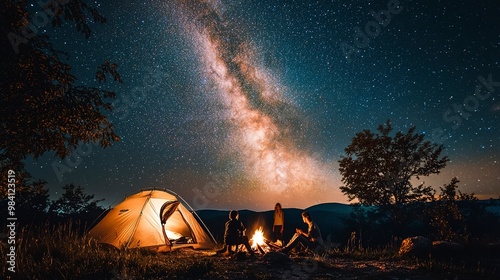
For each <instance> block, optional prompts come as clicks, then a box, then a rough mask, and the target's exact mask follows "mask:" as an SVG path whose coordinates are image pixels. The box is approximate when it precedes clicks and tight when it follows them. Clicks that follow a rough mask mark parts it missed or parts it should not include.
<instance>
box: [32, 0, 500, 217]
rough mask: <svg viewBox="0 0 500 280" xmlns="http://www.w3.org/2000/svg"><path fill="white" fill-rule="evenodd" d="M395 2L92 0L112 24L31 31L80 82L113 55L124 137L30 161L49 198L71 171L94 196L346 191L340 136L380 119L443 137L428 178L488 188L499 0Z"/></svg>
mask: <svg viewBox="0 0 500 280" xmlns="http://www.w3.org/2000/svg"><path fill="white" fill-rule="evenodd" d="M397 2H398V1H393V0H391V1H388V0H384V1H382V0H377V1H327V0H322V1H310V0H306V1H298V0H297V1H294V0H288V1H276V0H272V1H259V0H239V1H229V0H214V1H201V0H199V1H198V0H183V1H180V0H178V1H147V0H143V1H137V0H132V1H95V2H92V4H93V5H94V6H95V7H97V8H98V9H99V11H100V12H101V13H102V14H103V15H104V16H105V17H106V18H107V20H108V22H107V23H106V24H104V25H99V24H93V25H92V26H91V27H92V28H93V34H92V36H91V38H90V39H89V40H85V38H84V37H83V36H82V35H81V34H78V33H77V32H75V30H74V27H71V26H63V27H61V28H58V29H52V28H50V27H47V28H45V29H44V30H43V31H41V32H44V33H46V34H49V35H50V36H51V38H52V39H53V40H54V42H55V45H56V46H57V47H59V48H60V49H63V50H65V51H67V52H68V53H69V54H70V59H69V63H70V64H72V65H73V66H74V69H73V70H74V74H76V75H77V77H78V78H79V81H80V82H81V83H82V84H86V85H96V81H95V80H94V76H95V71H96V66H97V65H99V64H100V63H102V61H104V60H106V59H107V60H110V61H113V62H116V63H118V64H119V70H120V73H121V75H122V79H123V81H124V83H123V84H121V85H117V84H113V83H106V84H104V85H102V86H103V87H105V88H108V89H113V90H115V91H116V92H117V93H118V96H119V97H118V99H117V100H116V101H115V102H114V105H115V110H114V112H113V114H112V115H110V116H109V117H110V119H111V120H112V122H113V124H114V126H115V129H116V132H117V134H118V135H120V136H121V142H118V143H115V144H114V145H113V146H112V147H110V148H107V149H101V148H99V147H97V146H88V145H87V146H82V147H81V149H80V155H79V156H77V154H74V156H72V157H70V159H69V161H66V160H58V159H56V158H55V157H54V156H53V154H51V153H48V154H46V155H45V156H44V157H42V158H41V159H39V160H37V161H33V160H27V165H28V170H29V171H30V172H31V173H32V175H33V176H34V177H35V178H43V179H45V180H46V181H48V187H49V188H50V190H51V193H52V194H53V195H54V197H57V195H58V194H60V192H61V187H62V186H64V185H65V184H69V183H74V184H76V185H80V186H82V187H84V188H85V190H86V191H87V192H88V193H92V194H95V195H96V198H98V199H100V198H105V199H106V200H105V202H104V205H109V204H111V203H113V202H116V201H117V200H120V199H122V198H123V197H124V196H125V195H127V194H132V193H134V192H135V191H137V190H139V189H141V188H146V187H153V186H156V187H161V188H168V189H171V190H173V191H175V192H177V193H178V194H180V195H181V196H183V197H184V198H185V199H186V201H187V202H188V203H189V204H191V206H193V207H194V208H195V209H200V208H219V209H233V208H234V209H245V208H247V209H253V210H268V209H273V207H274V204H275V203H276V202H278V201H279V202H281V203H282V204H283V207H286V208H288V207H298V208H305V207H308V206H311V205H313V204H317V203H322V202H343V203H346V202H347V199H346V197H345V196H343V195H342V194H341V193H340V191H339V186H340V185H341V182H340V175H339V172H338V160H339V159H340V157H341V156H342V155H343V150H344V148H345V147H346V146H347V145H349V143H350V141H351V139H352V138H353V137H354V136H355V134H356V133H357V132H360V131H362V130H363V129H370V130H372V131H374V130H375V129H376V127H377V126H378V125H379V124H381V123H384V122H385V121H386V120H387V119H390V120H391V121H392V123H393V127H394V128H395V130H397V131H399V130H402V131H404V132H406V131H407V130H408V129H409V128H410V127H411V126H414V125H416V126H417V130H418V131H419V132H420V133H425V134H426V136H427V140H431V141H434V142H437V143H442V144H444V145H445V147H446V149H445V152H444V154H445V155H448V156H449V157H450V159H451V162H449V164H448V166H447V167H446V168H445V169H443V170H442V173H441V174H440V175H434V176H431V177H428V178H421V179H422V180H423V181H425V182H426V184H429V185H432V186H433V187H435V188H437V189H438V188H439V187H440V186H442V185H443V184H445V183H448V182H449V181H450V180H451V178H452V177H454V176H457V177H458V178H459V180H460V181H461V182H460V183H459V186H460V189H461V190H462V191H463V192H474V193H476V194H477V195H478V197H479V198H490V197H495V198H498V196H499V195H500V163H499V161H500V132H499V131H500V121H499V120H500V20H499V17H498V15H499V14H500V5H499V4H498V1H455V2H460V3H455V2H452V3H451V2H450V1H400V2H399V3H400V4H399V5H397ZM462 2H465V3H462ZM394 3H396V5H394ZM37 8H39V7H38V6H37V4H34V6H33V9H35V10H36V9H37ZM381 10H384V11H387V10H390V11H391V12H382V13H380V11H381ZM372 11H373V12H374V14H373V15H372V13H371V12H372ZM388 14H390V18H389V17H387V15H388ZM377 17H378V19H379V21H380V23H379V24H376V22H377V19H376V18H377ZM360 32H362V33H363V34H362V35H360ZM369 35H370V36H369ZM476 91H477V93H476V95H475V92H476ZM54 166H58V167H59V168H61V166H64V167H65V168H63V169H58V170H59V171H55V170H54V168H53V167H54Z"/></svg>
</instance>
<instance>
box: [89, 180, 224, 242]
mask: <svg viewBox="0 0 500 280" xmlns="http://www.w3.org/2000/svg"><path fill="white" fill-rule="evenodd" d="M89 235H90V236H91V237H93V238H95V239H96V240H98V241H99V242H100V243H106V244H110V245H113V246H115V247H117V248H151V249H155V250H158V251H171V250H175V249H178V248H185V247H191V248H194V249H212V248H214V247H215V246H216V242H215V239H214V238H213V236H212V234H211V233H210V231H209V230H208V229H207V227H206V226H205V224H204V223H203V221H201V219H200V218H199V216H198V215H197V214H196V213H195V212H194V211H193V209H192V208H191V207H190V206H189V205H188V204H187V203H186V201H185V200H184V199H182V198H181V197H180V196H179V195H177V194H176V193H174V192H172V191H170V190H166V189H163V190H159V189H150V190H141V191H140V192H138V193H136V194H133V195H131V196H128V197H126V198H125V199H124V200H123V201H122V202H120V203H119V204H117V205H116V206H115V207H113V208H112V209H111V210H110V211H109V212H108V213H107V214H106V216H105V217H104V218H103V219H102V220H101V221H99V223H97V225H96V226H95V227H93V228H92V229H91V230H90V231H89Z"/></svg>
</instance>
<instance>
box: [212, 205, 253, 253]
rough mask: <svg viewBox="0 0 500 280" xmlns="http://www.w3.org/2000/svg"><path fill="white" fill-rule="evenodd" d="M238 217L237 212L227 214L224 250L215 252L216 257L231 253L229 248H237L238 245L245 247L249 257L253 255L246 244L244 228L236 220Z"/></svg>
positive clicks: (232, 211) (250, 248)
mask: <svg viewBox="0 0 500 280" xmlns="http://www.w3.org/2000/svg"><path fill="white" fill-rule="evenodd" d="M238 217H239V214H238V211H236V210H231V212H229V221H227V222H226V230H225V232H224V248H222V249H221V250H219V251H217V255H220V254H222V253H225V252H226V251H229V253H232V250H231V246H233V245H236V246H238V245H240V244H243V245H245V247H246V248H247V251H248V252H249V253H250V255H251V256H254V255H255V253H254V252H253V250H252V247H251V246H250V243H248V237H247V236H245V235H244V233H245V230H246V228H245V226H244V225H243V223H242V222H241V221H240V220H238Z"/></svg>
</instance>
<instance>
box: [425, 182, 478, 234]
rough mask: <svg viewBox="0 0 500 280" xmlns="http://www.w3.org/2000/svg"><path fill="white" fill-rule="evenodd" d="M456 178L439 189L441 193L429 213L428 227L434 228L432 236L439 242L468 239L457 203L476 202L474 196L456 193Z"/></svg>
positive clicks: (463, 219)
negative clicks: (439, 240)
mask: <svg viewBox="0 0 500 280" xmlns="http://www.w3.org/2000/svg"><path fill="white" fill-rule="evenodd" d="M459 182H460V181H459V180H458V179H457V178H453V179H451V182H450V183H449V184H447V185H444V188H443V187H440V190H441V193H440V194H439V196H438V200H437V201H436V202H435V203H434V205H433V206H432V207H431V210H430V211H429V214H430V225H431V227H433V228H434V235H435V237H436V238H438V239H441V240H448V241H455V242H464V241H466V240H467V239H468V232H467V226H466V222H465V217H464V215H462V213H461V211H460V208H459V205H458V203H457V202H458V201H474V200H477V198H476V197H474V194H465V193H462V192H461V191H458V193H457V189H458V185H457V184H458V183H459Z"/></svg>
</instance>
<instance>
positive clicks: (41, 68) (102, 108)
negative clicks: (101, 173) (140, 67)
mask: <svg viewBox="0 0 500 280" xmlns="http://www.w3.org/2000/svg"><path fill="white" fill-rule="evenodd" d="M44 20H46V21H45V22H44ZM105 21H106V19H105V18H104V17H103V16H102V15H101V14H99V13H98V12H97V10H96V9H95V8H93V7H91V6H89V5H87V4H86V3H85V2H84V0H58V1H56V0H46V1H38V2H36V4H35V6H34V7H33V8H30V9H28V4H27V3H26V1H24V0H20V1H17V0H3V1H2V4H1V5H0V56H1V59H0V89H1V90H2V92H1V94H0V104H1V106H0V172H1V174H0V179H1V181H2V182H7V177H6V176H7V171H8V170H13V171H15V173H16V177H15V181H16V185H17V186H18V187H17V188H16V199H17V197H19V201H20V202H19V203H20V204H22V201H23V200H24V199H25V198H26V199H34V200H36V202H35V201H33V202H31V203H25V204H26V206H27V207H28V206H29V207H28V208H26V209H27V210H31V209H32V207H34V206H36V208H37V209H38V210H42V209H44V208H46V206H47V198H48V196H47V190H46V189H45V184H44V183H43V184H42V183H41V182H40V181H38V182H36V181H35V182H30V181H29V180H33V178H31V176H30V174H28V172H26V170H25V169H24V164H23V160H24V159H25V158H26V157H28V156H32V157H34V158H35V159H36V158H38V157H40V156H41V155H43V154H44V153H46V152H49V151H53V152H55V154H56V155H57V156H58V157H60V158H64V157H66V156H68V155H69V154H71V152H73V151H74V150H75V149H76V148H77V147H78V146H79V145H80V144H81V143H89V142H93V143H99V144H100V145H101V146H102V147H107V146H109V145H111V143H112V142H113V141H119V137H118V135H116V134H115V133H114V129H113V125H112V124H111V122H110V121H109V120H108V118H107V117H106V112H110V111H111V110H112V106H111V101H112V100H113V99H114V98H115V96H116V94H115V93H114V92H113V91H109V90H105V89H101V86H102V85H99V86H97V87H92V86H85V85H80V84H78V80H77V77H76V76H74V75H73V74H72V73H71V70H72V67H71V65H70V64H69V55H68V54H67V53H65V52H62V51H60V50H57V49H56V48H54V47H53V45H52V42H51V40H50V38H49V36H48V35H47V34H46V33H45V32H43V31H42V29H49V28H48V27H49V26H43V25H49V24H52V26H53V27H58V26H61V25H62V23H63V22H66V23H69V24H74V25H75V27H76V29H77V32H80V33H82V34H83V35H84V36H85V37H86V38H89V37H90V35H91V33H92V30H91V28H90V25H89V23H90V22H96V23H104V22H105ZM42 26H43V27H42ZM108 75H111V76H112V78H113V79H114V80H115V81H118V82H121V77H120V74H119V73H118V71H117V65H116V64H114V63H110V62H107V61H105V62H104V63H103V64H102V65H99V66H97V67H96V76H95V78H96V81H97V82H99V83H100V82H104V81H105V80H106V77H107V76H108ZM6 195H7V186H6V185H5V184H2V185H0V198H5V197H6ZM23 209H25V208H23Z"/></svg>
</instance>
